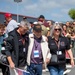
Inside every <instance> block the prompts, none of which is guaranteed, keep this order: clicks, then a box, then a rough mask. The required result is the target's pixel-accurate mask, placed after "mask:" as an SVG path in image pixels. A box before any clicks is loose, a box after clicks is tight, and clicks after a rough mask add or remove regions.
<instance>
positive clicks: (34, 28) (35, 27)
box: [33, 24, 42, 32]
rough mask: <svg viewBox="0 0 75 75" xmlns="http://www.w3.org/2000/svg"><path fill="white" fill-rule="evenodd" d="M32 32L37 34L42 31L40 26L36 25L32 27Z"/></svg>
mask: <svg viewBox="0 0 75 75" xmlns="http://www.w3.org/2000/svg"><path fill="white" fill-rule="evenodd" d="M33 30H35V31H37V32H39V31H42V27H41V25H40V24H36V25H34V27H33Z"/></svg>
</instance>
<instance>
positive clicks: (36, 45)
mask: <svg viewBox="0 0 75 75" xmlns="http://www.w3.org/2000/svg"><path fill="white" fill-rule="evenodd" d="M34 46H35V50H36V49H37V47H38V43H37V42H36V40H34Z"/></svg>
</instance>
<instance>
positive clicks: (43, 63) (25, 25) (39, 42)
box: [0, 13, 75, 75]
mask: <svg viewBox="0 0 75 75" xmlns="http://www.w3.org/2000/svg"><path fill="white" fill-rule="evenodd" d="M4 16H5V20H6V22H5V23H4V24H1V23H0V55H1V54H3V55H5V56H6V59H7V61H6V62H7V63H6V65H9V66H10V69H9V68H8V66H6V65H4V64H2V62H1V63H0V68H1V69H2V73H3V75H11V70H13V71H14V72H16V70H15V67H16V68H20V69H22V70H26V68H27V71H28V72H30V75H42V69H43V68H48V70H49V73H50V75H63V72H64V70H65V68H66V57H65V56H66V54H67V53H68V56H69V58H70V63H71V65H72V67H74V56H75V55H74V53H75V46H74V44H75V21H74V22H69V21H67V22H66V24H62V23H57V22H56V23H53V22H52V21H46V20H45V17H44V16H43V15H40V16H39V17H38V21H36V22H30V23H29V22H28V21H27V20H26V18H25V17H24V18H23V20H22V21H21V22H20V23H17V22H16V21H15V20H14V19H13V18H12V15H11V14H10V13H6V14H5V15H4ZM3 49H5V50H4V51H3V52H2V50H3ZM53 56H55V58H56V57H57V58H56V59H57V62H56V61H55V62H53V61H52V58H53ZM53 60H54V58H53ZM0 61H1V58H0ZM3 66H4V68H3Z"/></svg>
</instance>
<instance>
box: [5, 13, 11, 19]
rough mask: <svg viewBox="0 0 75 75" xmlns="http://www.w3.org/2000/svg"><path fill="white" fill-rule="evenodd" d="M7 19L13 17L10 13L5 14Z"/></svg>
mask: <svg viewBox="0 0 75 75" xmlns="http://www.w3.org/2000/svg"><path fill="white" fill-rule="evenodd" d="M4 16H5V18H8V17H12V15H11V14H10V13H5V15H4Z"/></svg>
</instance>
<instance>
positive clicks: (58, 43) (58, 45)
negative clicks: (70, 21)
mask: <svg viewBox="0 0 75 75" xmlns="http://www.w3.org/2000/svg"><path fill="white" fill-rule="evenodd" d="M55 43H56V45H57V47H58V50H59V48H60V40H59V41H58V42H57V41H56V40H55Z"/></svg>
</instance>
